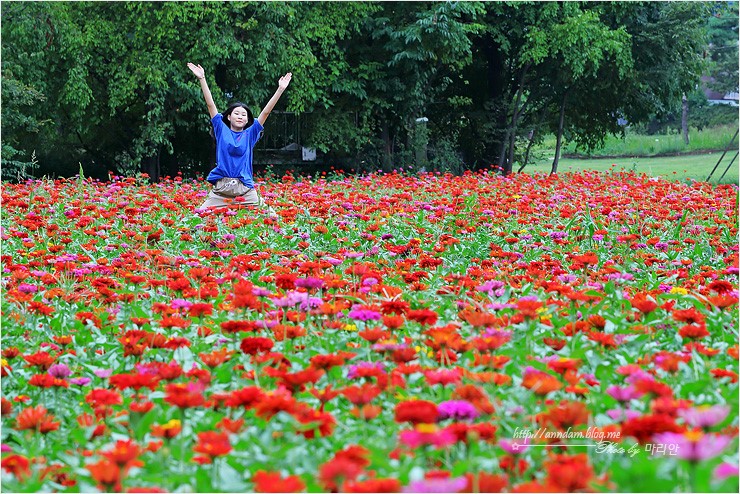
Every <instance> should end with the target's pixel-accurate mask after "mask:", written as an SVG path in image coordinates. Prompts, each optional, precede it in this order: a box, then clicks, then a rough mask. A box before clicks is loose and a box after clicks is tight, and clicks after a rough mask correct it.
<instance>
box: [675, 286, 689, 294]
mask: <svg viewBox="0 0 740 494" xmlns="http://www.w3.org/2000/svg"><path fill="white" fill-rule="evenodd" d="M671 293H678V294H679V295H686V294H687V293H689V291H688V290H687V289H685V288H681V287H680V286H674V287H673V288H671Z"/></svg>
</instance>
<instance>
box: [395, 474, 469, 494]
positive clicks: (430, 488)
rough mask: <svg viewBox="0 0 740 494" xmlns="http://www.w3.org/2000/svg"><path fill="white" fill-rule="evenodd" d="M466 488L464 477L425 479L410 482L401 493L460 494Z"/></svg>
mask: <svg viewBox="0 0 740 494" xmlns="http://www.w3.org/2000/svg"><path fill="white" fill-rule="evenodd" d="M467 486H468V479H467V478H465V477H456V478H446V479H425V480H417V481H415V482H411V483H410V484H409V485H408V486H406V487H404V488H403V489H402V492H430V493H431V492H460V491H461V490H463V489H465V488H466V487H467Z"/></svg>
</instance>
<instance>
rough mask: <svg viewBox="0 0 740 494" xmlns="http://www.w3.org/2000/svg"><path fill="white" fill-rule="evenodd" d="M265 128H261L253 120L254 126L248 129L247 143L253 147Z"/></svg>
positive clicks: (258, 123)
mask: <svg viewBox="0 0 740 494" xmlns="http://www.w3.org/2000/svg"><path fill="white" fill-rule="evenodd" d="M264 130H265V128H264V127H263V126H262V124H261V123H260V121H259V120H255V121H254V124H252V126H251V127H249V143H250V144H251V145H252V146H254V145H255V144H256V143H257V141H259V140H260V138H261V137H262V133H263V131H264Z"/></svg>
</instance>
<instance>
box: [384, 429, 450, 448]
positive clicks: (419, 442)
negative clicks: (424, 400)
mask: <svg viewBox="0 0 740 494" xmlns="http://www.w3.org/2000/svg"><path fill="white" fill-rule="evenodd" d="M398 438H399V440H400V441H401V443H402V444H404V445H406V446H408V447H409V448H418V447H419V446H425V445H431V446H434V447H435V448H444V447H445V446H449V445H451V444H455V442H456V441H457V438H456V437H455V434H453V433H452V432H450V431H448V430H447V429H441V430H437V427H436V426H434V425H433V424H420V425H419V426H417V427H416V429H411V430H405V431H401V433H400V434H399V436H398Z"/></svg>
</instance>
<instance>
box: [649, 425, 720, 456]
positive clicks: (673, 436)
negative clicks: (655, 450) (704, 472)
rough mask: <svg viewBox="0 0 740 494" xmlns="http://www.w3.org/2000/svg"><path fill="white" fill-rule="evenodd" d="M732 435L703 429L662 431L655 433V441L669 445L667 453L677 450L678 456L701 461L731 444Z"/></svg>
mask: <svg viewBox="0 0 740 494" xmlns="http://www.w3.org/2000/svg"><path fill="white" fill-rule="evenodd" d="M731 440H732V438H731V437H730V436H722V435H719V434H704V433H703V432H701V431H687V432H685V433H683V434H678V433H675V432H662V433H659V434H655V435H653V441H655V442H656V443H660V444H665V445H666V446H668V448H667V449H668V451H667V454H670V452H671V451H675V453H676V456H678V457H679V458H683V459H685V460H689V461H691V462H699V461H703V460H708V459H710V458H714V457H715V456H718V455H719V454H720V453H722V451H723V450H724V449H725V448H726V447H727V445H728V444H730V441H731Z"/></svg>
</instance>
